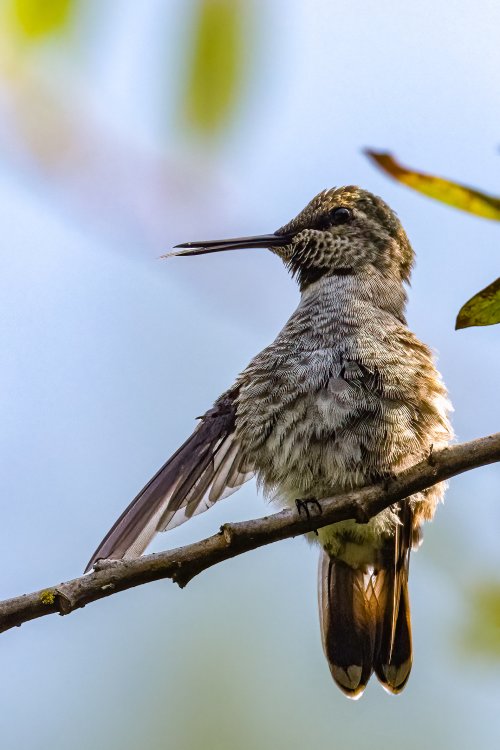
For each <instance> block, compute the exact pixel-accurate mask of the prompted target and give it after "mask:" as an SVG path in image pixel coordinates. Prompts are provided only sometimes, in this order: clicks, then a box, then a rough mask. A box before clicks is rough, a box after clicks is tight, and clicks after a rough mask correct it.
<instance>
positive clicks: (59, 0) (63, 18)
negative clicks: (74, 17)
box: [9, 0, 75, 39]
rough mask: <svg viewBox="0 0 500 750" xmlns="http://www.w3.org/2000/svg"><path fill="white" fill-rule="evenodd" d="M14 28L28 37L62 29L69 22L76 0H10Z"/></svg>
mask: <svg viewBox="0 0 500 750" xmlns="http://www.w3.org/2000/svg"><path fill="white" fill-rule="evenodd" d="M9 5H10V8H9V11H10V13H9V15H10V19H11V22H12V25H13V27H14V30H15V31H17V32H18V33H21V34H22V35H23V36H25V37H27V38H28V39H38V38H40V37H42V36H45V35H46V34H53V33H54V32H57V31H61V30H62V29H63V28H64V27H65V25H66V24H67V22H68V20H69V17H70V15H71V11H72V9H73V6H74V5H75V2H74V0H9Z"/></svg>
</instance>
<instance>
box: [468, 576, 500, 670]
mask: <svg viewBox="0 0 500 750" xmlns="http://www.w3.org/2000/svg"><path fill="white" fill-rule="evenodd" d="M468 601H469V602H470V609H469V612H470V615H469V622H468V623H467V625H466V626H465V628H464V631H463V645H464V646H465V647H466V649H467V650H468V651H473V652H476V653H478V654H482V655H484V656H486V657H487V658H488V659H491V658H496V659H500V583H499V582H498V581H490V582H482V583H479V584H478V585H477V586H476V587H475V589H474V590H472V591H469V592H468Z"/></svg>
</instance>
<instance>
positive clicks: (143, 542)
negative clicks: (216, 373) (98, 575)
mask: <svg viewBox="0 0 500 750" xmlns="http://www.w3.org/2000/svg"><path fill="white" fill-rule="evenodd" d="M237 397H238V389H237V388H233V389H232V390H231V391H227V392H226V393H225V394H224V395H223V396H221V398H220V399H218V401H216V403H215V405H214V406H213V408H212V409H210V410H209V411H208V412H207V413H206V414H205V415H204V416H203V417H202V418H201V421H200V424H199V425H198V426H197V428H196V429H195V431H194V432H193V434H192V435H191V437H189V438H188V439H187V440H186V442H185V443H183V445H181V447H180V448H179V449H178V450H177V451H176V452H175V453H174V454H173V456H171V457H170V458H169V459H168V461H167V462H166V463H165V464H164V465H163V466H162V467H161V469H160V470H159V471H158V472H157V473H156V474H155V475H154V477H152V479H150V481H149V482H148V483H147V484H146V486H145V487H144V488H143V489H142V490H141V491H140V492H139V494H138V495H137V496H136V497H135V498H134V500H132V502H131V503H130V505H129V506H128V508H126V509H125V511H124V512H123V513H122V515H121V516H120V518H119V519H118V520H117V521H116V523H115V524H114V525H113V527H112V528H111V529H110V531H109V532H108V533H107V534H106V536H105V537H104V539H103V540H102V542H101V543H100V545H99V546H98V548H97V549H96V551H95V552H94V554H93V555H92V557H91V559H90V561H89V563H88V565H87V567H86V570H85V572H87V571H88V570H90V569H91V568H92V566H93V565H94V563H95V562H96V561H97V560H98V559H100V558H118V559H119V558H123V557H137V556H139V555H141V554H142V552H144V550H145V549H146V547H147V545H148V544H149V542H150V541H151V539H152V538H153V536H154V535H155V534H156V532H157V531H165V530H166V529H171V528H174V527H175V526H178V525H179V524H181V523H184V521H187V520H188V519H189V518H191V517H192V516H195V515H197V514H198V513H202V512H203V511H205V510H207V509H208V508H210V507H211V506H212V505H213V504H214V503H216V502H217V501H218V500H221V499H222V498H223V497H227V495H230V494H231V493H232V492H234V491H235V490H237V489H238V487H240V486H241V485H242V484H243V483H244V482H246V481H247V480H248V479H250V478H251V477H252V476H253V471H252V467H249V466H243V457H242V455H241V449H240V446H239V444H238V442H237V440H236V437H235V421H236V405H237Z"/></svg>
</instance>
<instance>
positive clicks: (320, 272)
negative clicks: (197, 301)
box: [172, 185, 413, 290]
mask: <svg viewBox="0 0 500 750" xmlns="http://www.w3.org/2000/svg"><path fill="white" fill-rule="evenodd" d="M258 247H264V248H269V249H270V250H272V251H273V252H274V253H276V254H277V255H279V256H280V258H281V259H282V260H283V262H284V263H285V265H286V266H287V267H288V269H289V270H290V272H291V273H292V275H293V276H294V277H296V278H297V281H298V283H299V286H300V288H301V290H304V289H305V288H306V287H308V286H309V285H310V284H312V283H314V282H315V281H317V280H318V279H320V278H322V277H323V276H334V275H340V274H342V275H346V274H357V273H362V272H363V271H366V270H368V271H372V272H373V271H376V272H378V273H379V274H380V275H382V276H384V277H386V278H388V279H391V280H393V281H398V282H403V281H408V280H409V276H410V272H411V267H412V264H413V250H412V248H411V245H410V243H409V241H408V238H407V236H406V233H405V231H404V229H403V227H402V225H401V222H400V221H399V219H398V218H397V216H396V214H395V213H394V211H392V210H391V209H390V208H389V206H388V205H387V203H385V202H384V201H383V200H382V199H381V198H378V197H377V196H375V195H373V194H372V193H369V192H367V191H366V190H362V189H361V188H359V187H355V186H353V185H350V186H347V187H341V188H332V189H330V190H324V191H323V192H321V193H319V194H318V195H317V196H316V197H315V198H313V199H312V201H311V202H310V203H308V205H307V206H306V207H305V208H304V209H303V210H302V211H301V212H300V213H299V214H298V216H296V217H295V219H292V221H290V222H289V223H288V224H285V226H283V227H281V229H278V230H276V232H274V233H273V234H265V235H258V236H254V237H239V238H236V239H230V240H211V241H202V242H186V243H184V244H182V245H177V248H179V250H177V252H174V253H172V255H202V254H206V253H214V252H218V251H221V250H235V249H239V248H258Z"/></svg>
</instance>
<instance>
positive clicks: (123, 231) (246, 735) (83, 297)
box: [0, 0, 500, 750]
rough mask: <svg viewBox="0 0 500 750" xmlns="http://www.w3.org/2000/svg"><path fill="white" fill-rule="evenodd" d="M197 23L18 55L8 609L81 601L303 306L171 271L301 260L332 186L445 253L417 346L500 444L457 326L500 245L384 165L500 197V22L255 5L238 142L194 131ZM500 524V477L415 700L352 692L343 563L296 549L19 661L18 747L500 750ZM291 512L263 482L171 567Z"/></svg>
mask: <svg viewBox="0 0 500 750" xmlns="http://www.w3.org/2000/svg"><path fill="white" fill-rule="evenodd" d="M194 9H195V3H193V2H186V0H184V1H183V2H181V1H180V0H178V1H175V0H174V1H172V2H169V3H162V2H159V0H158V1H157V0H150V2H148V3H143V4H139V3H134V2H132V0H114V1H112V0H106V1H105V2H102V3H98V2H96V1H95V0H92V1H90V2H88V3H86V4H82V8H81V9H80V12H79V15H78V16H77V20H76V23H75V27H74V29H73V32H72V35H70V37H69V38H66V39H65V40H63V41H53V42H52V43H47V44H44V45H40V46H38V47H37V48H36V49H35V50H31V49H30V50H20V49H17V50H15V51H14V52H13V53H12V58H11V60H10V62H12V60H14V59H15V61H16V63H15V66H14V68H13V69H14V73H12V70H13V69H12V68H9V67H8V65H7V62H6V60H7V58H6V56H5V55H4V54H3V53H2V56H0V86H1V89H0V156H1V160H0V204H1V206H2V209H3V210H2V211H1V216H2V235H3V250H2V254H1V257H2V262H1V265H2V272H1V274H0V300H1V311H2V314H1V316H0V340H1V341H2V350H3V356H2V361H1V364H0V418H1V424H2V429H1V431H0V482H1V485H2V498H3V502H2V523H1V525H0V565H1V569H2V571H3V573H2V576H1V580H0V592H1V597H2V598H6V597H9V596H14V595H17V594H20V593H22V592H24V591H29V590H32V589H36V588H40V587H43V586H45V585H50V584H55V583H56V582H57V581H60V580H65V579H67V578H70V577H74V576H76V575H78V574H80V573H81V571H82V570H83V568H84V566H85V563H86V562H87V559H88V558H89V556H90V554H91V552H92V551H93V549H94V548H95V546H96V544H97V542H98V541H99V540H100V539H101V537H102V536H103V534H104V532H105V531H106V530H107V529H108V528H109V526H110V525H111V523H112V522H113V521H114V520H115V518H116V516H117V515H118V514H119V513H120V512H121V510H122V509H123V508H124V507H125V505H126V504H128V502H129V500H130V499H131V497H133V496H134V495H135V493H136V492H137V490H138V489H139V488H140V487H141V486H142V485H143V484H144V483H145V481H146V480H147V479H148V478H149V477H150V475H151V474H152V473H153V472H154V471H155V470H156V469H157V468H158V466H159V465H160V464H161V463H163V461H164V460H165V458H166V457H167V456H168V454H169V453H171V452H172V451H173V450H175V449H176V448H177V447H178V445H179V443H180V442H182V441H183V440H184V439H185V437H186V436H187V435H188V434H189V432H190V431H191V429H192V428H193V425H194V418H195V417H196V416H197V415H198V414H200V413H203V411H205V410H206V409H207V408H208V407H209V406H210V405H211V403H212V402H213V400H214V399H215V398H216V397H217V396H218V395H219V394H220V393H221V392H222V391H223V390H224V389H225V388H226V387H228V386H229V385H230V384H231V383H232V381H233V379H234V377H235V376H236V374H237V373H238V372H239V371H240V370H241V369H242V368H243V367H244V366H245V365H246V364H247V362H248V361H249V359H250V358H251V357H252V356H253V355H254V354H255V353H256V352H257V351H259V350H260V349H261V348H262V347H263V346H265V345H267V344H268V343H269V342H270V341H271V340H272V339H273V338H274V336H275V335H276V333H277V332H278V330H279V329H280V327H281V326H282V325H283V323H284V322H285V320H286V319H287V317H288V316H289V314H290V313H291V312H292V310H293V309H294V307H295V305H296V304H297V301H298V292H297V290H296V288H295V285H294V283H293V282H292V281H291V280H290V279H289V278H288V277H287V275H286V273H285V271H284V269H283V268H282V266H281V264H280V261H279V260H278V259H277V258H276V257H274V256H273V255H272V254H271V253H266V252H265V251H253V252H252V251H244V252H241V253H234V254H227V255H221V256H210V257H207V258H194V259H177V260H175V259H174V260H170V261H162V260H159V259H158V258H159V256H160V255H161V254H162V253H163V252H165V251H168V250H169V249H170V247H171V246H172V245H173V244H175V243H177V242H181V241H186V240H190V239H197V238H200V237H202V238H203V237H207V238H209V237H218V236H233V235H246V234H251V233H260V232H270V231H274V229H276V228H277V227H279V226H281V225H282V224H284V223H285V222H286V221H287V220H288V219H290V218H291V217H292V216H294V215H295V214H296V213H297V212H298V211H299V210H300V209H301V208H302V207H303V206H304V205H305V203H306V202H307V201H308V200H309V199H310V198H311V197H312V196H313V195H314V194H316V193H317V192H319V190H321V189H323V188H325V187H330V186H332V185H341V184H352V183H355V184H359V185H362V186H363V187H365V188H367V189H369V190H372V191H374V192H376V193H378V194H380V195H382V196H383V198H384V199H385V200H387V201H388V203H389V204H390V205H391V206H392V207H393V208H394V209H395V210H396V211H397V212H398V214H399V216H400V218H401V220H402V222H403V224H404V226H405V228H406V230H407V232H408V234H409V236H410V239H411V241H412V243H413V245H414V248H415V250H416V253H417V267H416V269H415V272H414V275H413V282H412V288H411V290H410V304H409V323H410V326H411V328H412V329H413V330H414V331H415V332H416V333H417V334H418V335H419V336H420V337H421V338H422V339H423V340H424V341H425V342H426V343H428V344H430V345H431V346H432V347H433V348H434V349H435V350H436V351H437V352H438V357H439V367H440V369H441V371H442V372H443V375H444V377H445V381H446V383H447V386H448V388H449V391H450V395H451V399H452V401H453V404H454V407H455V414H454V418H453V421H454V426H455V430H456V433H457V437H458V439H459V440H466V439H471V438H473V437H478V436H480V435H483V434H488V433H490V432H494V431H497V430H498V429H499V425H500V419H499V417H500V407H499V399H498V372H499V365H500V350H499V345H498V341H499V338H498V336H499V328H498V327H488V328H483V329H478V328H474V329H467V330H464V331H460V332H455V331H454V321H455V316H456V313H457V311H458V309H459V308H460V306H461V305H462V304H463V302H464V301H465V300H466V299H468V298H469V297H470V296H472V295H473V294H474V293H475V292H476V291H478V290H479V289H481V288H483V287H484V286H486V285H487V284H488V283H489V282H491V281H492V280H493V279H494V278H496V276H497V275H498V257H499V256H498V251H499V239H500V235H499V232H500V226H499V225H498V224H495V223H494V222H488V221H485V220H481V219H477V218H474V217H471V216H469V215H466V214H461V213H459V212H456V211H454V210H453V209H450V208H447V207H444V206H442V205H440V204H437V203H433V202H432V201H430V200H427V199H425V198H423V197H420V196H418V195H417V194H415V193H412V192H411V191H409V190H407V189H405V188H403V187H401V186H399V185H397V184H396V183H393V182H391V181H389V180H388V179H387V178H386V177H384V175H382V174H381V173H380V172H377V171H376V170H375V169H374V167H373V166H372V165H371V164H370V163H369V162H368V161H367V159H366V158H365V157H364V156H363V154H362V151H361V150H362V148H363V147H366V146H370V147H373V148H379V149H389V150H391V151H393V152H394V153H395V154H396V155H397V156H398V157H399V158H400V159H401V160H402V161H403V162H404V163H406V164H409V165H411V166H414V167H415V168H419V169H422V170H425V171H430V172H434V173H436V174H441V175H445V176H447V177H450V178H454V179H457V180H459V181H462V182H465V183H468V184H471V185H476V186H478V187H481V188H482V189H484V190H486V191H490V192H496V193H497V194H498V193H500V178H499V173H500V154H499V143H500V127H499V122H500V97H499V95H498V75H497V73H496V71H498V70H499V69H500V45H499V44H498V28H499V27H500V6H499V5H498V3H496V2H485V1H484V0H482V1H481V2H479V4H475V5H473V4H471V3H469V2H459V1H453V2H448V3H446V4H439V3H435V2H428V1H427V0H423V1H422V2H420V3H419V4H418V6H414V5H410V4H401V3H396V2H390V1H389V0H381V2H378V3H376V4H375V3H366V2H357V1H354V2H351V3H348V4H345V3H343V4H339V3H336V2H326V1H325V2H320V1H319V0H318V2H313V3H300V2H297V1H295V0H290V1H287V2H286V3H285V2H284V0H283V1H280V0H273V2H269V3H264V2H255V3H249V4H248V6H247V13H248V16H249V21H248V38H247V43H248V47H247V52H246V54H247V56H248V71H247V78H246V87H245V90H244V95H243V96H242V99H241V102H240V105H239V109H238V112H237V115H236V117H235V120H234V122H233V123H232V125H230V126H228V127H227V129H225V130H224V132H223V133H222V134H221V135H220V137H219V138H218V139H216V140H215V141H214V142H207V141H206V140H204V139H203V138H201V137H197V136H195V134H194V133H192V132H191V131H190V130H189V128H186V127H184V126H183V125H182V124H181V122H180V118H179V113H178V107H179V98H180V96H181V94H182V86H183V81H184V70H185V66H186V60H187V53H188V51H189V45H190V44H192V39H191V24H192V13H193V10H194ZM2 33H3V34H4V32H2ZM0 41H1V40H0ZM37 136H38V137H37ZM63 136H64V137H63ZM498 496H499V469H498V465H497V466H493V467H489V468H485V469H481V470H478V471H476V472H471V473H468V474H466V475H464V476H462V477H458V478H456V479H454V480H453V481H452V482H451V486H450V489H449V491H448V494H447V498H446V504H445V506H444V507H441V508H440V509H439V512H438V515H437V518H436V521H435V523H434V524H433V525H432V526H431V527H428V528H426V530H425V544H424V545H423V547H422V548H421V550H420V551H419V552H418V554H415V555H414V557H413V559H412V575H411V596H412V611H413V622H414V640H415V644H414V646H415V664H414V668H413V673H412V676H411V680H410V682H409V685H408V687H407V689H406V690H405V692H404V693H403V694H402V695H401V696H399V697H397V698H392V697H389V696H387V695H386V694H385V693H384V692H383V691H382V690H381V689H380V688H379V686H378V685H377V684H375V682H374V683H373V684H370V686H369V689H368V690H367V692H366V694H365V696H364V697H363V699H362V700H361V701H360V702H357V703H352V702H348V701H346V699H345V698H343V696H342V695H341V694H340V692H339V691H338V690H337V689H336V688H335V686H334V685H333V682H332V681H331V678H330V675H329V673H328V669H327V666H326V663H325V662H324V659H323V655H322V652H321V646H320V641H319V627H318V622H317V612H316V591H315V588H316V556H317V552H316V550H314V549H312V548H310V547H309V546H308V545H307V543H306V542H305V541H304V540H301V539H296V540H289V541H286V542H283V543H280V544H275V545H272V546H271V547H269V548H266V549H261V550H258V551H256V552H254V553H251V554H248V555H245V556H243V557H241V558H238V559H235V560H232V561H230V562H228V563H224V564H222V565H220V566H217V567H216V568H214V569H213V570H210V571H208V572H206V573H204V574H203V575H202V576H200V577H199V578H197V579H196V580H194V581H193V582H192V583H191V584H190V585H189V586H188V587H187V589H185V590H183V591H180V590H178V589H177V588H176V587H174V586H173V585H172V584H171V583H169V582H160V583H156V584H152V585H149V586H146V587H141V588H139V589H135V590H133V591H130V592H126V593H124V594H120V595H119V596H115V597H111V598H110V599H108V600H106V601H103V602H100V603H97V604H94V605H90V606H89V607H87V608H86V609H85V610H82V611H79V612H76V613H74V614H72V615H71V616H70V617H68V618H64V619H63V618H60V617H49V618H45V619H42V620H39V621H37V622H33V623H28V624H26V625H24V626H23V627H22V628H21V629H15V630H12V631H9V632H7V633H5V634H3V635H2V637H1V643H0V654H1V656H0V664H1V665H2V667H1V670H2V679H0V705H2V710H1V712H0V735H1V736H2V738H3V744H4V746H5V747H14V746H15V747H17V748H20V749H21V750H23V749H24V748H26V749H28V748H35V747H36V748H41V749H44V748H66V747H68V746H70V747H72V748H74V750H79V749H80V748H81V749H82V750H83V749H84V748H88V747H91V746H94V747H96V748H99V747H107V748H110V750H114V748H122V749H127V750H128V748H136V747H141V748H147V749H148V750H149V749H150V748H151V750H153V749H156V748H165V747H168V748H176V750H177V749H179V750H184V748H186V749H187V748H193V747H200V746H202V747H207V748H212V747H213V748H218V749H222V748H226V747H227V748H235V747H238V748H247V747H248V748H253V747H256V746H258V747H260V748H262V749H265V748H276V747H288V748H303V747H306V746H307V747H324V746H328V747H331V748H336V747H343V748H356V749H358V748H359V749H360V750H363V748H370V750H377V749H378V748H386V747H388V746H392V745H396V744H398V745H399V744H401V743H403V744H404V745H405V747H406V748H407V750H413V748H415V749H416V748H421V747H424V746H436V747H437V746H439V747H443V748H448V747H450V748H452V747H453V748H454V749H455V750H462V749H463V750H469V749H470V747H471V746H473V745H474V746H478V747H486V746H488V745H494V743H495V742H496V741H497V739H498V734H499V731H500V719H499V716H498V705H499V701H500V680H499V678H498V674H499V662H498V659H497V660H496V661H495V659H493V658H491V657H490V658H487V657H486V656H483V655H481V652H480V649H479V647H478V648H476V647H475V646H476V645H478V644H474V643H473V642H471V641H470V639H469V640H467V637H466V634H467V632H468V630H467V628H468V623H469V622H470V621H471V620H472V619H473V612H472V611H471V605H472V601H473V596H472V594H471V591H472V590H473V589H474V587H475V585H476V583H477V581H489V582H491V583H492V584H496V585H497V586H498V583H499V578H498V567H499V563H500V551H499V544H498V538H499V529H500V505H499V503H498ZM265 512H266V506H265V505H264V503H263V500H262V498H260V497H258V495H257V493H256V488H255V485H254V484H253V483H250V484H249V485H247V486H245V487H244V488H243V489H242V490H241V491H240V492H239V493H238V494H237V495H235V496H233V497H232V498H231V500H230V501H228V502H227V503H221V504H220V505H219V506H217V507H215V508H214V509H213V510H212V511H211V512H210V513H207V514H204V515H202V516H200V517H198V518H196V519H193V521H192V522H191V523H190V524H188V525H186V526H184V527H181V528H179V529H176V530H174V531H172V532H171V533H169V534H168V535H161V536H160V537H159V538H158V539H157V540H155V542H154V544H153V546H152V549H156V550H158V549H163V548H165V547H167V546H172V547H173V546H178V545H181V544H184V543H187V542H189V541H194V540H195V539H199V538H201V537H202V536H205V535H207V534H210V533H213V532H214V531H216V530H217V529H218V527H219V525H220V524H221V523H223V522H225V521H230V520H241V519H245V518H250V517H256V516H259V515H262V514H264V513H265ZM479 646H480V644H479Z"/></svg>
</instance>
